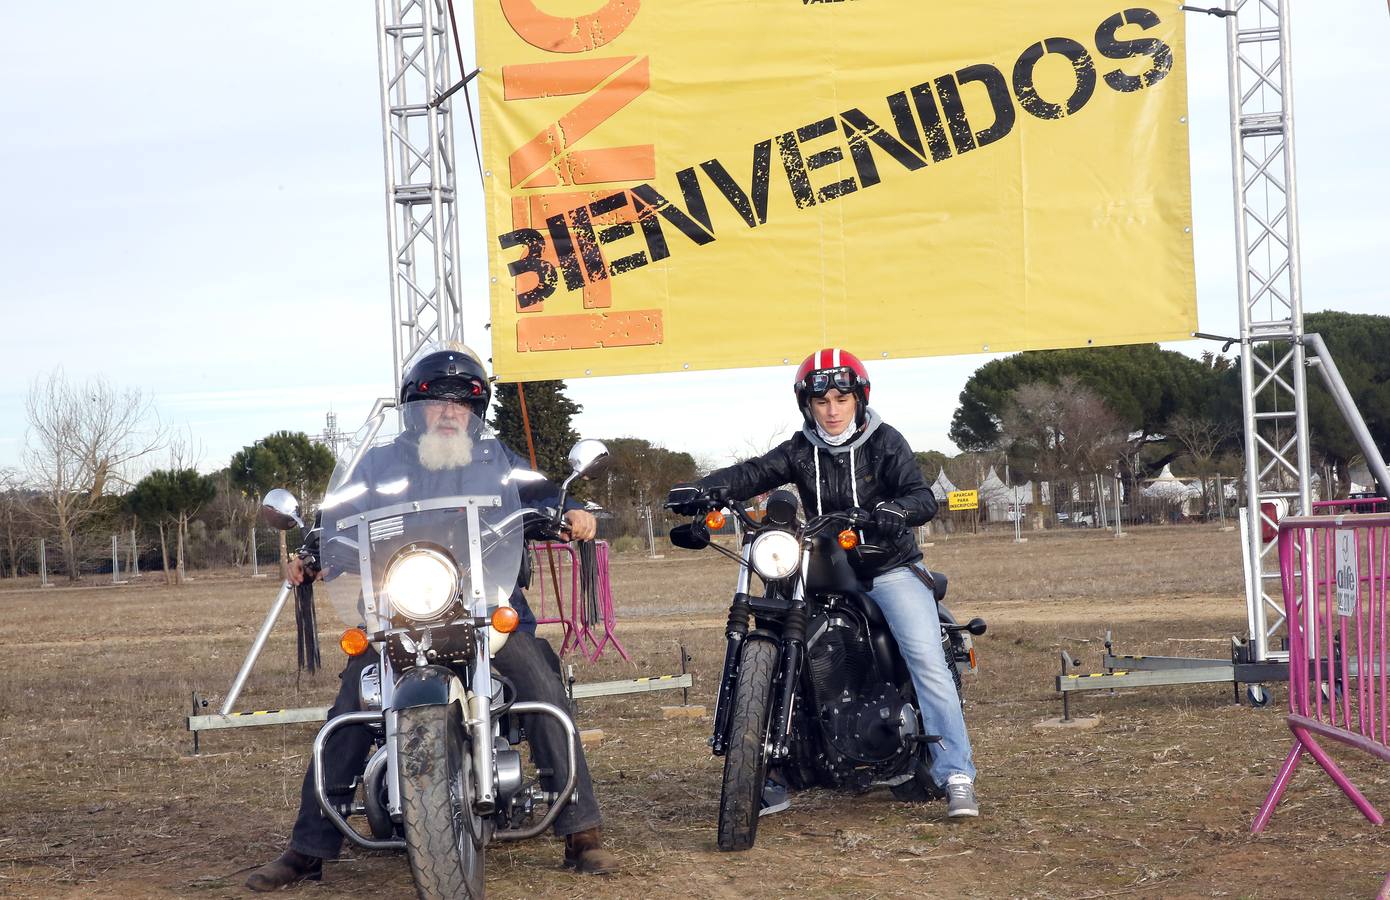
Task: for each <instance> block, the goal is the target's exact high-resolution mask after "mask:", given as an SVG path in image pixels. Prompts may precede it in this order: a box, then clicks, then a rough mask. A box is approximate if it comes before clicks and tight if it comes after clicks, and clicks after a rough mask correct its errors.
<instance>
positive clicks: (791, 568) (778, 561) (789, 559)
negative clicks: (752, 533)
mask: <svg viewBox="0 0 1390 900" xmlns="http://www.w3.org/2000/svg"><path fill="white" fill-rule="evenodd" d="M748 559H749V561H750V562H751V563H752V564H753V571H755V572H757V573H758V574H759V575H761V576H762V577H763V578H766V579H767V580H769V581H775V580H776V579H779V578H786V577H787V576H788V575H790V574H791V573H793V572H795V571H796V567H797V566H799V565H800V564H801V543H800V542H799V541H798V540H797V539H796V535H794V534H792V533H791V532H789V531H776V530H773V531H764V532H763V533H762V534H760V535H758V536H757V537H755V538H754V539H753V548H752V549H751V550H750V551H749V553H748Z"/></svg>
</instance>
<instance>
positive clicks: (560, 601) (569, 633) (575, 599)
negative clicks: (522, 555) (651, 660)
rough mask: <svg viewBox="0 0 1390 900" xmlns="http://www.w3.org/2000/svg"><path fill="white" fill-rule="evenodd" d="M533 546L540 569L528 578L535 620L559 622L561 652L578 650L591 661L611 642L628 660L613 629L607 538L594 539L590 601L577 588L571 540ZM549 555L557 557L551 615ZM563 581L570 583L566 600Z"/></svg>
mask: <svg viewBox="0 0 1390 900" xmlns="http://www.w3.org/2000/svg"><path fill="white" fill-rule="evenodd" d="M533 546H534V548H535V551H536V553H535V559H536V568H537V569H538V570H539V571H538V572H537V573H536V577H535V578H533V579H532V582H531V583H532V584H535V585H537V590H536V591H535V596H536V598H537V601H538V602H537V603H536V608H535V610H534V611H535V613H536V622H537V624H540V625H560V626H561V627H562V628H563V629H564V637H563V639H562V640H561V642H560V655H561V656H564V655H565V654H566V653H568V652H569V651H571V650H578V651H579V652H580V653H581V654H583V656H584V658H585V659H588V660H589V661H590V662H593V661H596V660H598V659H599V658H600V657H601V656H603V651H604V650H605V649H606V648H607V647H608V646H609V645H610V644H611V645H612V647H613V649H614V650H616V651H618V655H619V656H621V657H622V658H623V659H624V660H628V655H627V649H626V648H624V647H623V645H622V642H621V641H619V640H618V637H617V635H615V634H614V633H613V632H614V631H615V630H616V629H617V627H618V613H617V611H616V610H615V609H614V608H613V587H612V582H611V581H610V580H609V576H608V542H607V541H595V542H594V550H595V558H596V561H597V564H598V565H597V569H598V572H597V584H596V585H595V588H596V590H595V593H596V595H597V596H596V598H595V599H596V601H597V602H595V603H593V604H588V603H585V602H584V596H583V591H582V590H581V589H580V579H579V576H580V565H579V554H578V553H577V552H576V550H575V547H574V545H573V544H560V543H537V544H535V545H533ZM548 558H556V559H558V560H559V565H558V566H557V567H556V573H557V576H558V577H557V579H556V580H557V581H558V582H559V585H558V587H557V588H556V590H555V593H556V594H557V596H555V598H554V606H555V614H554V615H547V614H546V605H547V604H546V598H547V594H546V585H547V584H549V583H551V582H550V580H549V577H548V576H549V575H550V566H549V563H548V561H547V559H548ZM566 563H568V568H569V572H568V576H569V577H568V578H566V577H565V576H566V573H565V568H566ZM566 584H568V585H569V597H568V603H567V602H566V599H567V598H566V597H565V585H566ZM566 607H568V611H567V610H566ZM596 630H601V634H596V633H595V632H596Z"/></svg>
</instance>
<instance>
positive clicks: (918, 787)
mask: <svg viewBox="0 0 1390 900" xmlns="http://www.w3.org/2000/svg"><path fill="white" fill-rule="evenodd" d="M955 649H956V648H955V646H954V642H953V641H951V640H949V639H947V640H944V641H942V651H943V653H944V654H945V657H946V668H948V669H950V670H951V680H952V681H953V682H954V683H955V686H956V698H957V699H958V700H960V704H961V706H962V707H963V706H965V684H964V683H963V682H962V680H961V672H960V666H959V665H957V664H956V663H955V662H954V659H955V655H954V653H955ZM914 699H915V698H914ZM889 790H890V791H892V792H893V799H895V800H901V801H902V802H904V803H929V802H932V801H936V800H941V799H943V798H945V796H946V793H945V792H944V791H942V790H941V788H939V787H937V786H936V782H935V781H934V780H933V779H932V777H931V745H927V746H925V747H923V748H922V750H921V752H920V753H919V755H918V759H917V764H916V766H915V768H914V769H913V772H912V777H911V778H910V779H908V780H907V781H904V782H903V783H902V784H895V785H893V786H892V787H891V788H889Z"/></svg>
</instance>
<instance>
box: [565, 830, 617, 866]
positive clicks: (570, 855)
mask: <svg viewBox="0 0 1390 900" xmlns="http://www.w3.org/2000/svg"><path fill="white" fill-rule="evenodd" d="M565 868H567V869H574V870H575V871H576V872H579V873H580V874H583V875H609V874H612V873H613V872H616V871H618V869H619V868H620V864H619V863H618V856H617V854H616V853H614V852H613V851H611V850H605V849H603V837H602V836H601V835H600V834H599V830H598V829H597V828H590V829H589V830H588V831H580V832H577V833H575V834H567V835H565Z"/></svg>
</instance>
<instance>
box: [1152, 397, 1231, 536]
mask: <svg viewBox="0 0 1390 900" xmlns="http://www.w3.org/2000/svg"><path fill="white" fill-rule="evenodd" d="M1167 431H1168V436H1169V437H1170V438H1172V439H1173V440H1175V441H1177V442H1178V443H1179V444H1180V445H1182V448H1183V451H1184V455H1186V456H1187V458H1188V459H1189V460H1191V461H1192V467H1193V469H1194V470H1195V471H1196V473H1197V477H1198V478H1199V479H1200V480H1201V482H1202V512H1203V513H1206V512H1208V511H1209V510H1210V508H1211V504H1210V500H1209V495H1208V493H1207V487H1208V486H1207V481H1208V479H1210V478H1211V476H1212V475H1214V474H1215V469H1214V467H1213V465H1212V459H1213V457H1215V456H1216V455H1217V454H1218V453H1220V452H1221V450H1222V449H1223V448H1224V447H1225V446H1226V444H1227V443H1228V442H1229V441H1230V439H1231V438H1232V437H1233V436H1234V435H1235V433H1236V425H1235V423H1233V422H1217V421H1215V420H1213V419H1208V418H1205V417H1203V416H1187V415H1177V416H1174V417H1173V418H1172V419H1170V420H1169V421H1168V426H1167ZM1218 502H1220V499H1219V498H1218Z"/></svg>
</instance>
